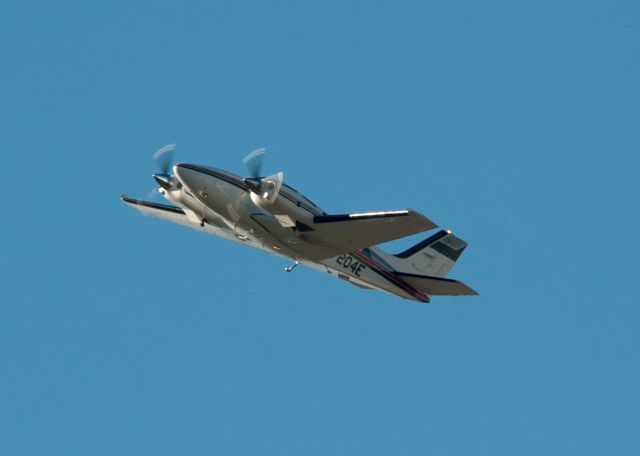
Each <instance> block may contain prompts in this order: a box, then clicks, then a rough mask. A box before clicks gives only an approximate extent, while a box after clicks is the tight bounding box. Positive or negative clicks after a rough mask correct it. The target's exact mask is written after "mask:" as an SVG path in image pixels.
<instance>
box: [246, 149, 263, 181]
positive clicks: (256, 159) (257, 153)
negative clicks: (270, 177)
mask: <svg viewBox="0 0 640 456" xmlns="http://www.w3.org/2000/svg"><path fill="white" fill-rule="evenodd" d="M266 152H267V149H265V148H264V147H261V148H260V149H256V150H254V151H253V152H251V153H250V154H249V155H247V156H246V157H244V158H243V159H242V162H243V163H244V164H245V166H246V167H247V170H249V176H250V177H252V178H254V179H255V178H258V177H260V173H261V172H262V162H263V160H264V155H265V153H266Z"/></svg>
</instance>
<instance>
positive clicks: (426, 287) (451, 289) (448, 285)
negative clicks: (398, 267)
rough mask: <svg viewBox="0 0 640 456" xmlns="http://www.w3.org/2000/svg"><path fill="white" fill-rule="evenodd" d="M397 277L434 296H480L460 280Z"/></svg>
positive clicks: (409, 275) (404, 275) (400, 274)
mask: <svg viewBox="0 0 640 456" xmlns="http://www.w3.org/2000/svg"><path fill="white" fill-rule="evenodd" d="M397 275H398V276H399V277H400V278H401V279H402V280H403V281H405V282H406V283H408V284H409V285H411V286H412V287H413V288H416V289H418V290H420V291H424V292H425V293H428V294H430V295H434V296H438V295H441V296H463V295H467V296H469V295H477V294H478V293H477V292H476V291H475V290H473V289H472V288H470V287H468V286H467V285H465V284H464V283H463V282H460V281H458V280H453V279H445V278H442V277H430V276H422V275H417V274H404V273H401V272H400V273H397Z"/></svg>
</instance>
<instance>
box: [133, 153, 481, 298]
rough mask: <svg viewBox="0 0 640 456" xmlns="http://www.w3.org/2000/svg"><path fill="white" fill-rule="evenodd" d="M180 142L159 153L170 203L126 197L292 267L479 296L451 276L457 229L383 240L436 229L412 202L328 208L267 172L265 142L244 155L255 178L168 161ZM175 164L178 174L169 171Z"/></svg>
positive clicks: (390, 288) (420, 294) (381, 285)
mask: <svg viewBox="0 0 640 456" xmlns="http://www.w3.org/2000/svg"><path fill="white" fill-rule="evenodd" d="M174 149H175V146H174V145H168V146H165V147H163V148H162V149H160V150H159V151H158V152H156V154H155V155H154V157H155V158H156V160H158V162H159V164H160V168H161V171H160V172H159V173H157V174H154V175H153V177H154V178H155V180H156V181H157V182H158V184H159V185H160V187H158V192H159V193H160V194H162V196H164V197H165V198H166V199H167V200H169V201H170V202H171V203H173V204H172V205H166V204H158V203H153V202H149V201H141V200H137V199H132V198H129V197H128V196H125V195H123V196H122V197H121V198H122V200H123V201H124V202H125V203H126V204H128V205H130V206H131V207H134V208H136V209H138V210H139V211H140V212H142V213H143V214H145V215H151V216H153V217H157V218H160V219H163V220H168V221H170V222H174V223H178V224H180V225H184V226H187V227H190V228H193V229H197V230H201V231H204V232H205V233H208V234H212V235H214V236H219V237H222V238H225V239H229V240H232V241H235V242H239V243H242V244H245V245H248V246H251V247H255V248H257V249H262V250H266V251H267V252H270V253H273V254H275V255H279V256H282V257H286V258H289V259H291V260H292V261H293V264H292V265H291V266H290V267H288V268H286V269H285V270H286V271H288V272H291V271H292V270H293V269H294V268H295V267H296V266H297V265H298V264H300V263H302V264H305V265H307V266H309V267H312V268H314V269H318V270H320V271H325V272H328V273H329V274H332V275H335V276H337V277H339V278H340V279H343V280H345V281H347V282H349V283H350V284H352V285H355V286H357V287H360V288H365V289H374V290H381V291H385V292H387V293H391V294H394V295H397V296H400V297H402V298H405V299H410V300H413V301H420V302H430V300H431V296H435V295H476V294H477V293H476V292H475V291H474V290H472V289H471V288H469V287H468V286H467V285H465V284H464V283H462V282H459V281H457V280H452V279H447V278H446V275H447V273H448V272H449V270H450V269H451V268H452V267H453V265H454V264H455V262H456V261H457V260H458V258H459V257H460V255H461V254H462V252H463V251H464V249H465V248H466V247H467V243H466V242H465V241H463V240H462V239H459V238H458V237H456V236H454V235H453V234H452V233H451V231H444V230H443V231H439V232H437V233H436V234H434V235H432V236H429V237H428V238H427V239H425V240H424V241H422V242H419V243H418V244H416V245H414V246H413V247H411V248H409V249H408V250H406V251H404V252H402V253H399V254H396V255H392V254H389V253H387V252H385V251H383V250H382V249H381V248H379V247H375V246H376V245H377V244H381V243H384V242H387V241H391V240H394V239H398V238H402V237H405V236H409V235H412V234H416V233H420V232H422V231H426V230H431V229H433V228H436V226H437V225H436V224H435V223H433V222H432V221H431V220H429V219H428V218H427V217H425V216H424V215H422V214H419V213H417V212H415V211H412V210H411V209H405V210H401V211H388V212H366V213H361V214H340V215H329V214H327V213H326V212H325V211H323V210H322V209H320V208H319V207H318V206H316V205H315V204H314V203H313V202H311V200H309V199H308V198H306V197H305V196H303V195H302V194H301V193H299V192H298V191H296V190H294V189H293V188H291V187H290V186H288V185H286V184H285V183H283V174H282V172H279V173H277V174H273V175H271V176H268V177H262V174H261V167H262V161H263V158H264V154H265V149H258V150H255V151H253V152H252V153H250V154H249V155H247V156H246V157H245V159H244V162H245V164H246V165H247V167H248V169H249V172H250V177H247V178H242V177H239V176H236V175H235V174H232V173H229V172H226V171H222V170H219V169H215V168H209V167H207V166H201V165H192V164H187V163H178V164H176V165H174V166H173V167H171V166H170V163H171V155H172V152H173V150H174ZM170 171H173V174H170Z"/></svg>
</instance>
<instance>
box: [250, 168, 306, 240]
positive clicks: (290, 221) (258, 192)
mask: <svg viewBox="0 0 640 456" xmlns="http://www.w3.org/2000/svg"><path fill="white" fill-rule="evenodd" d="M283 177H284V175H283V173H282V172H279V173H277V174H274V175H272V176H269V177H264V178H262V179H260V180H258V179H245V180H244V181H245V183H246V184H247V185H248V186H249V188H250V189H251V201H252V202H253V204H255V205H256V206H258V207H260V208H262V209H264V210H265V211H267V212H269V213H270V214H271V215H273V216H274V217H275V218H276V220H278V223H280V225H282V226H284V227H287V228H300V227H301V226H303V225H301V223H302V224H308V223H310V222H311V221H312V220H313V215H312V214H310V213H309V212H308V211H306V210H304V209H302V208H301V207H300V205H299V204H296V203H295V202H294V201H291V200H290V199H288V198H285V197H282V196H279V195H280V189H281V188H282V181H283Z"/></svg>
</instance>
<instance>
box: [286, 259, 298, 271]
mask: <svg viewBox="0 0 640 456" xmlns="http://www.w3.org/2000/svg"><path fill="white" fill-rule="evenodd" d="M299 264H300V263H298V260H296V261H295V263H293V264H292V265H291V266H289V267H288V268H284V270H285V271H287V272H291V271H293V270H294V269H295V268H296V266H298V265H299Z"/></svg>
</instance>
